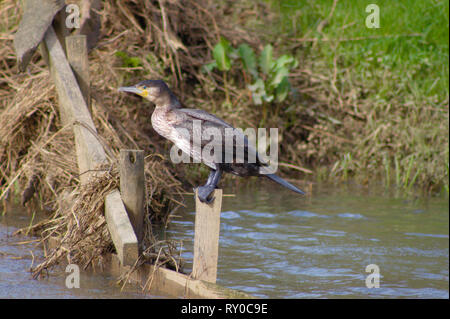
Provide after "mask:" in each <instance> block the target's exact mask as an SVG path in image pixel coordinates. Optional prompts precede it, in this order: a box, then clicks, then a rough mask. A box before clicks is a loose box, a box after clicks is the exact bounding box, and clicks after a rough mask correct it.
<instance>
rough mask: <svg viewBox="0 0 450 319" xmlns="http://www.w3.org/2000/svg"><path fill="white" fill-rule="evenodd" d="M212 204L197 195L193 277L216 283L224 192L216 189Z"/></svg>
mask: <svg viewBox="0 0 450 319" xmlns="http://www.w3.org/2000/svg"><path fill="white" fill-rule="evenodd" d="M212 196H213V197H215V199H214V201H213V202H212V203H211V204H206V203H202V202H200V200H199V199H198V196H197V193H196V194H195V211H196V212H195V235H194V263H193V266H192V276H193V278H195V279H201V280H205V281H207V282H212V283H215V282H216V279H217V261H218V259H219V232H220V210H221V208H222V190H221V189H216V190H215V191H214V193H213V194H212Z"/></svg>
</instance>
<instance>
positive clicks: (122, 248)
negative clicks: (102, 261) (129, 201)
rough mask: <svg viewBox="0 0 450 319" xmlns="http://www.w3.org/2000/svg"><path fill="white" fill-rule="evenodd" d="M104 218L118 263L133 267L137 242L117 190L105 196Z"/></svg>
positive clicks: (137, 255) (136, 253)
mask: <svg viewBox="0 0 450 319" xmlns="http://www.w3.org/2000/svg"><path fill="white" fill-rule="evenodd" d="M105 218H106V224H107V226H108V229H109V233H110V235H111V239H112V241H113V242H114V247H116V251H117V256H118V257H119V260H120V262H121V263H122V265H123V266H132V265H134V263H135V262H136V260H137V259H138V257H139V248H138V241H137V238H136V235H135V233H134V231H133V227H132V226H131V223H130V220H129V219H128V216H127V212H126V210H125V207H124V205H123V202H122V199H121V198H120V193H119V191H118V190H117V189H115V190H113V191H112V192H111V193H110V194H108V195H106V198H105Z"/></svg>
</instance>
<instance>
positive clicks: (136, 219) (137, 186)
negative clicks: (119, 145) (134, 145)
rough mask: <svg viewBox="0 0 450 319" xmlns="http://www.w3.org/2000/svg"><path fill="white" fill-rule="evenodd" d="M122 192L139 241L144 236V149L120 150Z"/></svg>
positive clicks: (139, 241)
mask: <svg viewBox="0 0 450 319" xmlns="http://www.w3.org/2000/svg"><path fill="white" fill-rule="evenodd" d="M120 193H121V196H122V200H123V203H124V205H125V208H126V210H127V213H128V217H129V218H130V221H131V224H132V225H133V228H134V232H135V233H136V237H137V239H138V243H141V242H142V239H143V236H144V227H143V226H144V213H145V210H144V201H145V175H144V151H141V150H120Z"/></svg>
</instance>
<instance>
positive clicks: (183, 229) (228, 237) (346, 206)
mask: <svg viewBox="0 0 450 319" xmlns="http://www.w3.org/2000/svg"><path fill="white" fill-rule="evenodd" d="M225 193H226V190H225ZM448 209H449V202H448V198H428V199H425V200H419V199H402V198H399V197H396V196H394V195H390V194H389V193H385V192H383V191H378V192H377V191H373V190H372V191H369V190H367V189H361V188H358V187H356V186H345V187H342V186H339V187H319V189H317V190H315V191H314V196H311V197H303V198H302V197H299V196H297V195H296V194H295V193H292V192H290V191H289V190H284V189H280V188H279V187H277V185H275V186H274V185H272V184H270V183H266V184H264V186H261V187H260V188H257V189H255V188H251V189H241V190H240V192H239V195H238V196H237V197H234V198H224V200H223V206H222V214H221V230H220V231H221V233H220V248H219V265H218V280H217V282H218V283H219V284H221V285H224V286H226V287H230V288H235V289H239V290H242V291H245V292H247V293H250V294H252V295H254V296H257V297H263V298H267V297H269V298H448V297H449V259H448V258H449V211H448ZM193 210H194V203H193V200H192V201H191V202H189V206H188V209H187V210H186V212H185V213H184V214H181V213H179V215H182V216H180V217H179V218H175V219H174V220H173V221H172V223H171V224H170V227H169V229H168V231H167V233H168V237H170V238H174V239H180V240H183V246H184V253H183V254H182V256H184V257H185V259H186V261H187V268H189V267H192V264H191V263H190V261H192V257H193V255H192V238H193V236H194V224H193V221H194V218H195V213H194V212H193ZM372 264H375V265H376V266H378V269H379V274H380V276H379V288H370V289H369V288H367V287H366V279H367V276H369V275H371V274H373V273H372V271H373V270H370V272H366V267H367V266H368V265H372ZM369 283H375V280H369Z"/></svg>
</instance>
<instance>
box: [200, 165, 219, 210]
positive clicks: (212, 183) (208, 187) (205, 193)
mask: <svg viewBox="0 0 450 319" xmlns="http://www.w3.org/2000/svg"><path fill="white" fill-rule="evenodd" d="M221 176H222V170H221V169H217V170H214V169H212V170H211V172H210V173H209V176H208V180H207V181H206V184H205V185H203V186H199V187H198V188H197V196H198V199H199V200H200V201H201V202H202V203H208V204H209V203H212V202H213V201H214V198H210V196H211V193H212V192H214V189H215V188H216V187H217V184H218V183H219V181H220V177H221Z"/></svg>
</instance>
